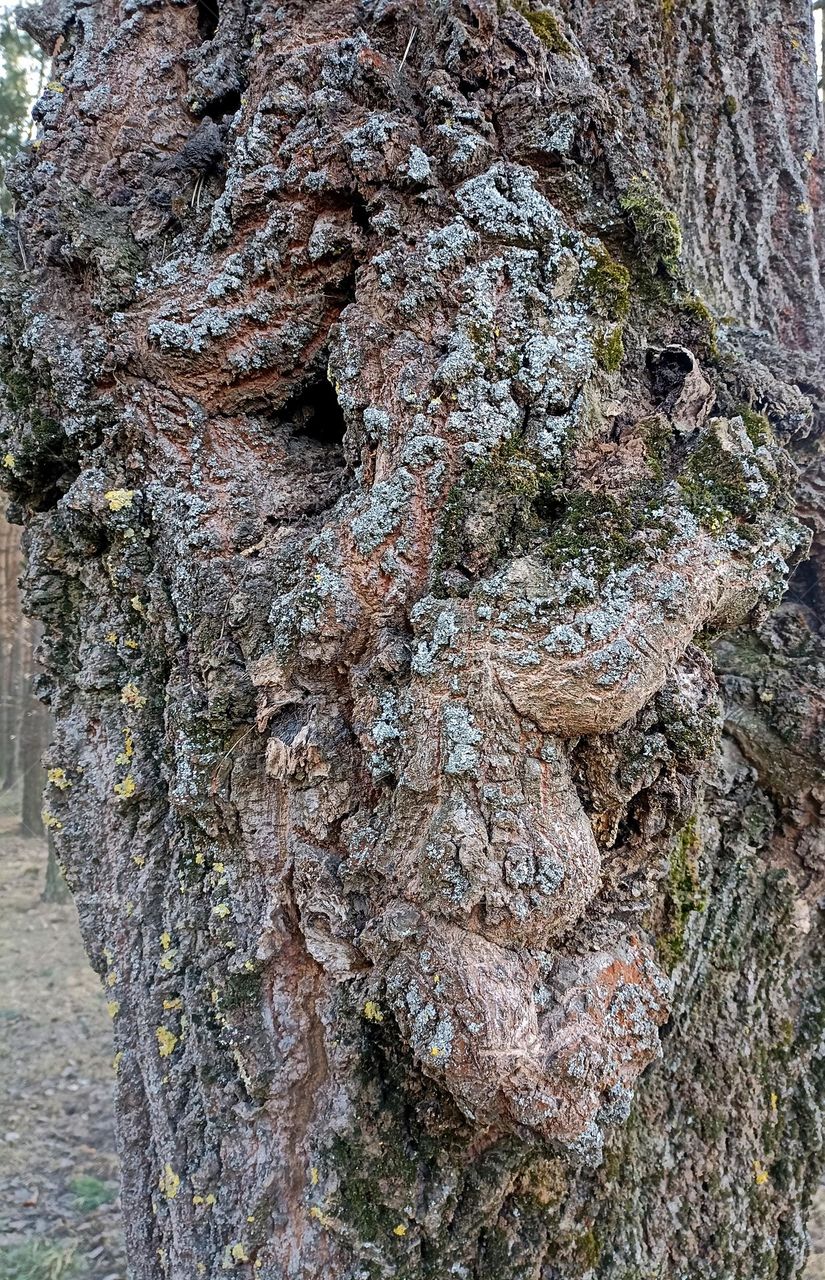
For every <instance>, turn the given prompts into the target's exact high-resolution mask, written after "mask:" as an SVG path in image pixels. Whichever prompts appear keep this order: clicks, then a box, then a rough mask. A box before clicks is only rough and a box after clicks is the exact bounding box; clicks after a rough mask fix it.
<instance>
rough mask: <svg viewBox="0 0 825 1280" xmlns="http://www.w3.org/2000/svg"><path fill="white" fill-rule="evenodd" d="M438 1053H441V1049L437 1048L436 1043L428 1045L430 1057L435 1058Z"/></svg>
mask: <svg viewBox="0 0 825 1280" xmlns="http://www.w3.org/2000/svg"><path fill="white" fill-rule="evenodd" d="M440 1053H441V1050H440V1049H439V1047H438V1045H437V1044H434V1045H431V1046H430V1057H431V1058H437V1057H438V1056H439V1055H440Z"/></svg>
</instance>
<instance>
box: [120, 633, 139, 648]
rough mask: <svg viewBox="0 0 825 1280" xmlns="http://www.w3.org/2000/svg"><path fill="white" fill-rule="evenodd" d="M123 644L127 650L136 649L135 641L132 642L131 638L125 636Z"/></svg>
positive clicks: (136, 643)
mask: <svg viewBox="0 0 825 1280" xmlns="http://www.w3.org/2000/svg"><path fill="white" fill-rule="evenodd" d="M123 643H124V644H125V645H126V648H127V649H136V648H137V647H138V642H137V640H133V639H132V637H131V636H127V637H126V639H125V640H124V641H123Z"/></svg>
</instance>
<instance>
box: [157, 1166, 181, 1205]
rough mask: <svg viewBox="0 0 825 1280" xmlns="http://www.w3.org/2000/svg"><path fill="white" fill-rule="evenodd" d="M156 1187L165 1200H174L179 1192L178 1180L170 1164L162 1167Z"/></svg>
mask: <svg viewBox="0 0 825 1280" xmlns="http://www.w3.org/2000/svg"><path fill="white" fill-rule="evenodd" d="M158 1187H159V1188H160V1190H161V1191H162V1192H163V1194H164V1195H165V1196H166V1199H167V1200H174V1198H175V1196H176V1195H177V1194H178V1192H179V1191H180V1178H179V1177H178V1175H177V1174H176V1173H175V1170H174V1169H173V1168H172V1166H171V1164H166V1165H165V1166H164V1170H163V1173H162V1174H161V1175H160V1178H159V1180H158Z"/></svg>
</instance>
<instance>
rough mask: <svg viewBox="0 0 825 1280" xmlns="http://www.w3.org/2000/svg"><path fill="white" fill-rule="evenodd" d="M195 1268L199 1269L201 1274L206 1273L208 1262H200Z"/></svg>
mask: <svg viewBox="0 0 825 1280" xmlns="http://www.w3.org/2000/svg"><path fill="white" fill-rule="evenodd" d="M195 1270H196V1271H197V1273H198V1275H199V1276H204V1275H206V1263H205V1262H199V1263H198V1265H197V1266H196V1267H195Z"/></svg>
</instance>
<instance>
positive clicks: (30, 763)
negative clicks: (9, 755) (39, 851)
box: [20, 619, 49, 882]
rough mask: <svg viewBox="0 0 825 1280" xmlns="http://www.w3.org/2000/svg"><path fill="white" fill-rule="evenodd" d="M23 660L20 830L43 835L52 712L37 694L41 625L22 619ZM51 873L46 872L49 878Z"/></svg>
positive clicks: (26, 833) (25, 832)
mask: <svg viewBox="0 0 825 1280" xmlns="http://www.w3.org/2000/svg"><path fill="white" fill-rule="evenodd" d="M21 622H22V627H21V632H22V637H21V639H22V648H23V653H24V660H23V706H22V715H21V726H20V774H21V784H22V785H21V794H20V830H21V834H22V835H24V836H38V837H41V838H42V836H43V817H42V809H43V790H44V787H45V785H46V773H45V770H44V768H43V752H44V751H45V749H46V746H47V743H48V741H49V715H48V711H47V710H46V708H45V706H44V705H43V703H42V702H41V700H40V699H39V698H38V697H37V696H36V694H35V684H36V681H37V678H38V674H39V672H38V665H37V659H36V658H35V651H36V649H37V646H38V633H39V626H38V625H37V624H36V623H33V622H31V621H30V620H28V619H21ZM48 881H49V875H48V874H47V882H48Z"/></svg>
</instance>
